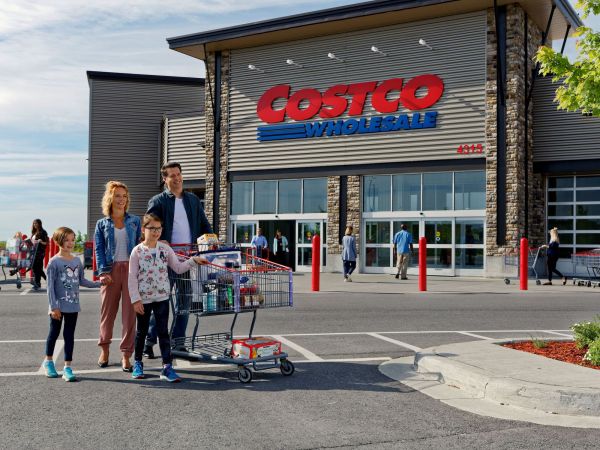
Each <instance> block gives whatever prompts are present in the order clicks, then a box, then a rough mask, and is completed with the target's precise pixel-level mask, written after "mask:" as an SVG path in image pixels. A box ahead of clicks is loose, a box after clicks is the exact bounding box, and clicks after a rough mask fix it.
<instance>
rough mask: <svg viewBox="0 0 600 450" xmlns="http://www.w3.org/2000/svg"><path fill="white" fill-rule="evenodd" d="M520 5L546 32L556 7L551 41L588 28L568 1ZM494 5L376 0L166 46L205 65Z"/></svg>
mask: <svg viewBox="0 0 600 450" xmlns="http://www.w3.org/2000/svg"><path fill="white" fill-rule="evenodd" d="M497 3H498V5H508V4H513V3H515V0H497ZM517 3H519V4H520V5H521V6H522V7H523V9H524V10H525V11H526V12H527V14H528V16H529V17H530V19H532V20H533V21H534V22H535V23H536V24H537V26H538V27H539V28H540V29H541V30H545V29H546V26H547V24H548V19H549V17H550V12H551V10H552V5H556V10H555V12H554V16H553V18H552V24H551V27H550V30H549V33H548V34H549V35H548V39H562V38H564V36H565V34H566V33H567V28H568V27H569V26H570V32H569V34H571V33H573V32H574V31H575V29H576V28H577V27H579V26H581V25H583V22H582V21H581V19H580V18H579V16H578V15H577V13H576V12H575V10H574V9H573V7H572V6H571V5H570V3H569V0H518V1H517ZM493 5H494V0H375V1H370V2H364V3H356V4H352V5H346V6H341V7H337V8H330V9H324V10H320V11H312V12H308V13H303V14H297V15H293V16H287V17H280V18H277V19H270V20H265V21H261V22H254V23H248V24H243V25H237V26H233V27H228V28H221V29H218V30H211V31H205V32H202V33H195V34H188V35H185V36H179V37H173V38H168V39H167V42H168V43H169V48H171V49H173V50H176V51H178V52H181V53H184V54H186V55H189V56H192V57H194V58H198V59H202V60H204V59H205V58H206V54H205V53H206V52H213V51H218V50H231V49H238V48H249V47H257V46H261V45H267V44H276V43H281V42H289V41H295V40H300V39H309V38H312V37H317V36H327V35H332V34H339V33H346V32H350V31H358V30H366V29H370V28H376V27H383V26H387V25H394V24H399V23H407V22H415V21H418V20H425V19H431V18H436V17H444V16H452V15H455V14H462V13H468V12H474V11H481V10H485V9H487V8H491V7H493Z"/></svg>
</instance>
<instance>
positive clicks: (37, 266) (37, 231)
mask: <svg viewBox="0 0 600 450" xmlns="http://www.w3.org/2000/svg"><path fill="white" fill-rule="evenodd" d="M48 242H49V239H48V233H47V232H46V230H44V227H42V221H41V220H40V219H35V220H34V221H33V223H32V224H31V243H32V244H33V245H34V246H35V250H34V257H33V262H32V264H31V271H32V272H33V276H34V281H33V289H34V290H36V291H37V290H38V289H39V288H41V287H42V284H41V283H42V278H43V279H44V280H45V279H46V274H45V273H44V256H46V245H48Z"/></svg>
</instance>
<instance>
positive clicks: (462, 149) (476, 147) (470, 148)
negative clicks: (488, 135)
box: [456, 144, 483, 155]
mask: <svg viewBox="0 0 600 450" xmlns="http://www.w3.org/2000/svg"><path fill="white" fill-rule="evenodd" d="M456 153H460V154H461V155H470V154H473V153H483V144H471V145H468V144H467V145H459V146H458V149H456Z"/></svg>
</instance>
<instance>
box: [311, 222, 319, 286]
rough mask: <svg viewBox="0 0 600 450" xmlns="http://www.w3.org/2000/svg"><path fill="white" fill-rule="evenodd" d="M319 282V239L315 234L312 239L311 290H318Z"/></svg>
mask: <svg viewBox="0 0 600 450" xmlns="http://www.w3.org/2000/svg"><path fill="white" fill-rule="evenodd" d="M320 281H321V237H320V236H319V235H318V234H315V235H314V236H313V238H312V290H313V291H319V290H320Z"/></svg>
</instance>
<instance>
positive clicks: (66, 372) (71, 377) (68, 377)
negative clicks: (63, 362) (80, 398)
mask: <svg viewBox="0 0 600 450" xmlns="http://www.w3.org/2000/svg"><path fill="white" fill-rule="evenodd" d="M62 379H63V380H65V381H77V378H75V374H74V373H73V370H72V369H71V367H69V366H65V368H64V369H63V376H62Z"/></svg>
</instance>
